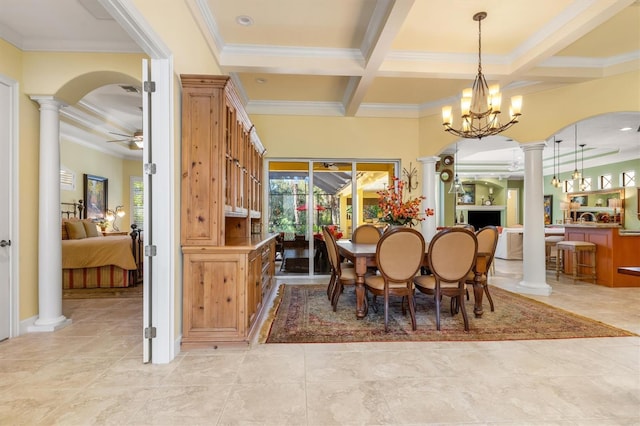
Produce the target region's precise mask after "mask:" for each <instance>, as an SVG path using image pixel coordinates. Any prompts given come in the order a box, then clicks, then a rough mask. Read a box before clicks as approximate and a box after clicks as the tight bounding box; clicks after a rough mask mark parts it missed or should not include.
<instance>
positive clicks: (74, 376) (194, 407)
mask: <svg viewBox="0 0 640 426" xmlns="http://www.w3.org/2000/svg"><path fill="white" fill-rule="evenodd" d="M496 266H497V268H496V274H495V275H494V276H492V277H490V279H491V283H492V284H494V285H498V286H504V285H505V284H508V283H509V282H514V281H517V280H519V278H520V273H521V263H520V262H518V261H500V260H497V265H496ZM547 277H548V282H549V284H551V285H552V286H553V289H554V292H553V294H552V295H551V296H550V297H536V298H537V299H540V300H543V301H545V302H547V303H550V304H552V305H555V306H558V307H562V308H564V309H567V310H571V311H574V312H576V313H579V314H582V315H585V316H589V317H591V318H594V319H596V320H599V321H602V322H605V323H608V324H612V325H615V326H618V327H621V328H625V329H628V330H631V331H633V332H635V333H640V309H639V308H638V307H639V306H640V288H620V289H611V288H606V287H601V286H596V285H592V284H587V283H584V282H579V283H578V284H576V285H574V284H571V283H566V282H564V281H562V280H561V282H557V281H555V280H554V279H553V278H554V277H553V275H552V274H548V275H547ZM63 306H64V313H65V315H67V316H69V317H71V318H72V319H73V324H72V325H71V326H69V327H67V328H65V329H63V330H60V331H58V332H55V333H46V334H28V335H24V336H20V337H18V338H15V339H11V340H9V341H5V342H2V343H0V425H19V424H23V425H57V424H60V425H92V424H118V425H129V424H130V425H233V424H268V425H286V424H291V425H344V424H363V425H385V424H386V425H405V424H407V425H408V424H411V425H422V424H483V425H486V424H500V425H513V424H517V425H521V424H539V425H638V424H640V337H624V338H600V339H569V340H549V341H516V342H513V341H510V342H476V343H473V342H471V343H465V342H442V343H437V342H436V343H433V342H431V343H428V342H427V343H376V344H342V345H330V344H310V345H256V346H254V347H253V348H252V349H250V350H239V349H223V350H199V351H192V352H188V353H185V352H183V353H181V354H180V355H179V356H178V357H177V358H176V359H175V360H174V361H173V362H171V363H170V364H168V365H144V364H142V363H141V344H140V337H139V336H140V327H141V301H140V300H133V299H119V300H118V299H94V300H65V301H64V303H63Z"/></svg>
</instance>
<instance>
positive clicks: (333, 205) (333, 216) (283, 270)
mask: <svg viewBox="0 0 640 426" xmlns="http://www.w3.org/2000/svg"><path fill="white" fill-rule="evenodd" d="M398 168H399V162H397V161H393V160H392V161H375V160H369V161H362V162H361V161H357V162H356V161H352V160H344V159H341V160H337V159H332V160H323V161H311V160H298V161H288V160H287V159H282V160H275V159H270V160H268V161H267V169H268V170H269V180H268V184H269V195H268V201H269V206H268V214H267V215H266V217H267V218H268V230H269V232H275V233H279V234H280V235H281V238H282V244H283V253H282V262H283V263H282V264H281V266H280V267H279V268H278V270H279V272H278V273H279V274H287V273H308V274H325V273H327V272H328V269H327V267H328V263H327V262H326V256H325V255H324V252H323V248H322V247H323V244H322V243H321V242H319V241H318V240H320V237H319V235H320V233H321V227H322V226H323V225H335V226H336V227H337V228H338V230H339V231H340V232H342V234H343V237H344V238H350V237H351V234H352V232H353V229H355V227H357V226H358V225H360V224H362V223H372V224H374V225H377V224H379V225H380V226H382V225H383V224H382V223H379V216H380V211H379V207H378V194H377V192H376V191H378V190H382V189H384V188H385V187H386V186H388V185H389V182H390V181H391V178H392V177H393V176H395V175H396V170H398ZM309 253H311V256H309Z"/></svg>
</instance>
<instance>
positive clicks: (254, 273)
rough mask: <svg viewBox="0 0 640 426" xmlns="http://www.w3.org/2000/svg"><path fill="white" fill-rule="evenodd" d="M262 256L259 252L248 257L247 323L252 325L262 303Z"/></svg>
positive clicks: (254, 252)
mask: <svg viewBox="0 0 640 426" xmlns="http://www.w3.org/2000/svg"><path fill="white" fill-rule="evenodd" d="M261 287H262V256H261V250H255V251H253V252H251V254H250V255H249V273H248V275H247V323H248V324H249V326H251V324H253V321H254V320H255V318H256V314H257V313H258V311H259V310H260V305H261V303H262V288H261Z"/></svg>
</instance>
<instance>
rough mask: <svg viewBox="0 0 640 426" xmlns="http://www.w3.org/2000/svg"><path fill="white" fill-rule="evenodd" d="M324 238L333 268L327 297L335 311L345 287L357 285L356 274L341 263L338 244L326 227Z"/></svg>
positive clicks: (323, 230)
mask: <svg viewBox="0 0 640 426" xmlns="http://www.w3.org/2000/svg"><path fill="white" fill-rule="evenodd" d="M322 236H323V238H324V243H325V245H326V247H327V255H328V256H329V266H330V267H331V277H330V278H329V284H328V286H327V296H328V297H329V300H330V301H331V306H332V308H333V311H334V312H335V311H336V308H337V307H338V299H340V295H341V294H342V292H343V291H344V286H345V285H355V284H356V273H355V269H353V267H350V266H348V265H345V264H343V263H341V262H340V256H339V255H338V244H337V243H336V239H335V237H334V236H333V234H332V233H331V232H329V230H328V228H327V227H326V226H323V227H322Z"/></svg>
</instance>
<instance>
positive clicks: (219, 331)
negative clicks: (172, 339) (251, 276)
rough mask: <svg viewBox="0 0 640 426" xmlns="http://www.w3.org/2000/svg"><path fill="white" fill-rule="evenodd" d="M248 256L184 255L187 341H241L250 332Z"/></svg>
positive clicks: (184, 314)
mask: <svg viewBox="0 0 640 426" xmlns="http://www.w3.org/2000/svg"><path fill="white" fill-rule="evenodd" d="M244 259H245V256H244V255H230V254H224V255H219V254H185V255H184V307H183V309H184V312H183V316H184V317H183V323H184V330H183V335H184V340H185V341H187V342H198V341H215V340H234V339H235V340H240V339H242V338H244V336H245V331H246V322H245V300H244V298H245V292H244V286H245V282H244V267H243V265H244Z"/></svg>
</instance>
